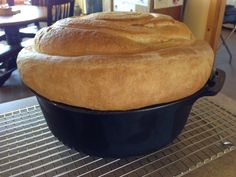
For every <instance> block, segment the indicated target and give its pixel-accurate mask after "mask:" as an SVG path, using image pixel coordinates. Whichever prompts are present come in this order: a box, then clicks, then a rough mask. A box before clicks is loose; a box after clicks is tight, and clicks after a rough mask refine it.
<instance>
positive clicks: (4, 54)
mask: <svg viewBox="0 0 236 177" xmlns="http://www.w3.org/2000/svg"><path fill="white" fill-rule="evenodd" d="M0 49H1V50H0V86H2V85H3V84H4V83H5V81H6V80H7V79H8V78H9V77H10V76H11V73H12V72H13V71H14V70H16V58H17V55H18V53H19V52H20V50H21V49H22V48H21V47H19V46H9V45H6V44H0Z"/></svg>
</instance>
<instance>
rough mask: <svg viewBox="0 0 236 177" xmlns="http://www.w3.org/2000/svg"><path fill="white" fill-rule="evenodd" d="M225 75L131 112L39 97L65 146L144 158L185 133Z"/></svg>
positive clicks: (101, 154)
mask: <svg viewBox="0 0 236 177" xmlns="http://www.w3.org/2000/svg"><path fill="white" fill-rule="evenodd" d="M224 80H225V73H224V72H223V71H221V70H219V69H217V70H216V71H215V72H214V74H213V76H212V78H211V79H210V80H209V81H208V83H207V84H206V85H205V86H204V87H203V88H202V89H201V90H199V91H198V92H197V93H195V94H193V95H191V96H189V97H186V98H184V99H181V100H178V101H175V102H171V103H166V104H160V105H154V106H150V107H145V108H142V109H137V110H129V111H95V110H89V109H84V108H78V107H72V106H68V105H64V104H60V103H55V102H51V101H49V100H47V99H45V98H43V97H41V96H40V95H37V99H38V102H39V104H40V106H41V109H42V111H43V114H44V116H45V119H46V121H47V124H48V126H49V128H50V130H51V131H52V133H53V134H54V135H55V136H56V137H57V138H58V139H59V140H61V141H62V142H63V143H64V144H66V145H68V146H69V147H71V148H74V149H76V150H78V151H81V152H84V153H87V154H90V155H95V156H99V157H128V156H133V155H143V154H146V153H150V152H152V151H155V150H158V149H160V148H162V147H164V146H166V145H168V144H169V143H171V142H172V141H173V140H174V139H175V138H176V137H177V136H178V135H179V134H180V133H181V131H182V129H183V128H184V125H185V123H186V121H187V118H188V116H189V113H190V111H191V108H192V105H193V103H194V102H195V101H196V100H197V99H198V98H200V97H203V96H213V95H216V94H217V93H218V92H219V91H220V90H221V88H222V87H223V84H224Z"/></svg>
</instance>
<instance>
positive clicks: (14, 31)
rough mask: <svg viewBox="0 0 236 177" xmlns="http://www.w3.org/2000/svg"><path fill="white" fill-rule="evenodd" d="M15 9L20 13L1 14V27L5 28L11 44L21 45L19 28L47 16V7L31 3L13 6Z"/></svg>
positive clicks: (8, 41)
mask: <svg viewBox="0 0 236 177" xmlns="http://www.w3.org/2000/svg"><path fill="white" fill-rule="evenodd" d="M12 9H13V10H20V13H18V14H15V15H12V16H0V28H2V29H4V31H5V34H6V39H7V43H8V44H9V45H20V43H21V40H22V39H21V36H20V33H19V29H20V28H21V27H23V26H26V25H28V24H30V23H33V22H38V21H41V20H44V19H46V18H47V8H46V7H39V6H31V5H18V6H12Z"/></svg>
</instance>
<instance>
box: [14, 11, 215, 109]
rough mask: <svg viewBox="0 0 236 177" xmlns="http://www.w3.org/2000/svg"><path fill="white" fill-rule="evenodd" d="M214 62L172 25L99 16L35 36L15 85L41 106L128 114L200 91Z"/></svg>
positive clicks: (158, 19) (165, 20) (123, 15)
mask: <svg viewBox="0 0 236 177" xmlns="http://www.w3.org/2000/svg"><path fill="white" fill-rule="evenodd" d="M213 60H214V55H213V51H212V49H211V48H210V46H209V45H208V44H207V43H206V42H204V41H198V40H195V38H194V36H193V34H192V33H191V31H190V30H189V29H188V28H187V27H186V25H184V24H183V23H181V22H178V21H175V20H174V19H173V18H171V17H169V16H166V15H160V14H150V13H134V12H132V13H131V12H103V13H96V14H92V15H88V16H83V17H74V18H67V19H64V20H61V21H58V22H56V23H55V24H54V25H52V26H50V27H46V28H43V29H42V30H40V31H39V32H38V33H37V35H36V37H35V39H34V44H33V45H32V46H29V47H27V48H25V49H23V50H22V51H21V52H20V54H19V55H18V60H17V64H18V68H19V71H20V74H21V77H22V79H23V81H24V82H25V83H26V85H28V86H29V87H30V88H31V89H33V90H34V91H35V92H37V93H38V94H40V95H42V96H44V97H46V98H48V99H49V100H52V101H56V102H61V103H64V104H68V105H73V106H79V107H84V108H89V109H94V110H130V109H137V108H141V107H145V106H150V105H154V104H160V103H167V102H171V101H175V100H178V99H181V98H184V97H187V96H189V95H192V94H193V93H195V92H197V91H198V90H200V89H201V88H202V87H203V86H204V85H205V84H206V82H207V80H208V79H209V77H210V74H211V70H212V65H213Z"/></svg>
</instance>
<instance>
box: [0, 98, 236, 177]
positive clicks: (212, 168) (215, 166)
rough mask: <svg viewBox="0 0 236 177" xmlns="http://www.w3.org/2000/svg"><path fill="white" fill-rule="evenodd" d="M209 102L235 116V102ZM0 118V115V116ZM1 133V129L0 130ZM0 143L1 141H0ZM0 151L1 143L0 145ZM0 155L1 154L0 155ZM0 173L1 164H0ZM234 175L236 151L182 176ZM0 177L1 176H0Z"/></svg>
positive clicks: (2, 108) (22, 103)
mask: <svg viewBox="0 0 236 177" xmlns="http://www.w3.org/2000/svg"><path fill="white" fill-rule="evenodd" d="M209 99H210V100H211V101H213V102H214V103H216V104H218V105H220V106H221V107H223V108H225V109H226V110H228V111H230V112H231V113H233V114H235V115H236V102H235V101H233V100H232V99H230V98H228V97H226V96H224V95H223V94H218V95H217V96H215V97H209ZM35 104H38V103H37V99H36V97H29V98H25V99H21V100H16V101H12V102H8V103H3V104H0V114H1V113H6V112H9V111H14V110H18V109H21V108H25V107H30V106H32V105H35ZM0 118H1V115H0ZM0 127H1V126H0ZM0 133H1V129H0ZM0 142H1V141H0ZM0 149H1V143H0ZM0 155H1V153H0ZM0 158H1V156H0ZM0 171H1V163H0ZM235 174H236V151H232V152H229V153H228V154H225V155H223V156H222V157H220V158H218V159H216V160H213V161H211V162H210V163H208V164H205V165H203V166H202V167H200V168H198V169H195V170H194V171H192V172H190V173H188V174H186V175H184V176H186V177H205V176H206V177H211V176H212V177H213V176H214V177H235ZM0 176H1V175H0Z"/></svg>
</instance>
